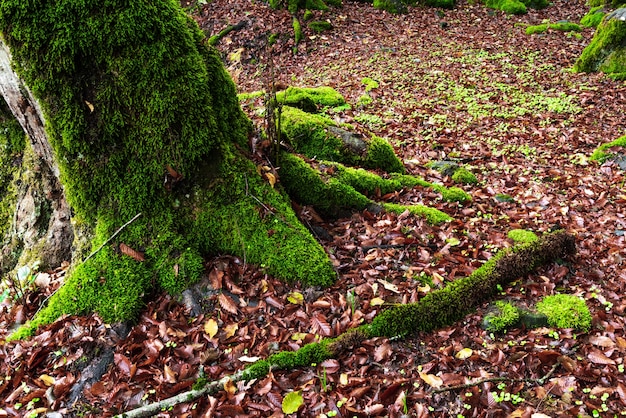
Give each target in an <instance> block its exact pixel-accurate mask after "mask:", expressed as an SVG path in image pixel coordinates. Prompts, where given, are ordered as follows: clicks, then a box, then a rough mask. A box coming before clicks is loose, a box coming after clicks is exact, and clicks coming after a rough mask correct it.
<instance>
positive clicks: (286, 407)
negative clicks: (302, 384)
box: [282, 391, 304, 414]
mask: <svg viewBox="0 0 626 418" xmlns="http://www.w3.org/2000/svg"><path fill="white" fill-rule="evenodd" d="M303 403H304V399H302V393H301V392H300V391H297V392H290V393H288V394H287V396H285V398H284V399H283V403H282V408H283V413H284V414H293V413H294V412H296V411H297V410H298V409H300V407H301V406H302V404H303Z"/></svg>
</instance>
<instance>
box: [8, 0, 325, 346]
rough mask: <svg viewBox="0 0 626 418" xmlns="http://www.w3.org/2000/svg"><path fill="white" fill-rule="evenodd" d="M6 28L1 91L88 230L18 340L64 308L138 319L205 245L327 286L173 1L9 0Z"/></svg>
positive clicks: (195, 32) (173, 286) (191, 276)
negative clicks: (151, 297)
mask: <svg viewBox="0 0 626 418" xmlns="http://www.w3.org/2000/svg"><path fill="white" fill-rule="evenodd" d="M0 32H1V33H2V37H3V40H4V43H5V45H6V46H8V48H5V49H4V50H3V51H4V53H5V54H7V55H6V58H7V60H8V52H9V51H10V54H12V61H11V65H12V71H9V72H10V73H11V74H14V75H15V76H14V77H13V78H12V81H9V80H7V79H5V78H3V79H0V84H2V86H3V87H2V94H3V96H4V97H5V100H6V101H7V103H8V104H9V105H10V108H11V111H12V113H13V114H14V115H15V116H16V118H17V119H18V120H19V122H20V124H21V125H22V127H23V128H24V130H25V131H26V132H27V133H28V137H29V139H30V141H29V142H30V143H31V145H32V148H33V150H35V153H36V154H37V155H38V161H40V162H41V164H43V165H45V167H46V170H48V171H47V172H49V173H50V174H49V177H50V178H51V179H52V180H54V181H56V182H57V183H55V184H57V187H56V189H55V190H56V191H57V193H56V195H55V196H53V197H54V198H55V201H58V202H67V204H65V203H62V204H60V205H61V206H63V205H65V206H66V207H67V208H69V207H71V209H72V212H73V217H72V224H73V226H74V228H75V229H80V230H82V231H87V232H88V233H87V234H85V235H84V236H89V237H90V238H91V239H90V241H89V248H88V250H87V251H88V252H91V254H90V256H89V257H85V255H86V254H87V252H86V253H83V254H81V256H80V257H79V259H78V260H76V262H75V263H74V266H73V268H72V269H71V271H70V273H69V275H68V277H67V279H66V282H65V284H64V285H63V286H62V287H61V289H60V290H59V291H58V292H57V293H56V294H55V295H54V296H53V297H52V298H51V299H50V301H49V303H48V306H47V307H46V308H45V309H43V310H42V311H41V312H39V314H38V315H37V316H36V317H35V318H34V319H33V320H32V321H31V322H30V323H29V324H28V326H26V327H24V328H22V330H21V331H19V332H18V333H16V334H14V337H22V336H25V335H28V334H29V333H31V332H32V331H33V330H34V329H35V328H36V327H37V326H39V325H41V324H45V323H49V322H51V321H53V320H55V319H56V318H58V317H59V316H60V315H62V314H66V313H67V314H81V313H87V312H92V311H96V312H98V313H100V315H101V316H102V317H103V319H104V320H105V321H108V322H113V321H117V320H124V319H128V318H132V317H133V316H134V315H136V313H137V311H138V310H139V309H140V308H141V306H142V304H143V301H144V297H145V295H148V294H150V293H151V291H153V290H166V291H169V292H177V291H180V290H181V289H183V288H185V287H186V286H188V285H189V284H190V283H191V282H193V281H195V280H197V279H198V278H199V277H200V276H201V274H202V273H203V256H204V255H207V254H215V253H231V254H236V255H238V256H240V257H242V258H243V259H244V260H245V261H246V262H250V263H255V264H258V265H260V266H262V267H264V268H265V269H266V270H267V272H268V273H270V274H274V275H276V276H279V277H281V278H283V279H285V280H288V281H301V282H303V283H305V284H307V285H328V284H330V283H332V281H333V279H334V277H335V272H334V270H333V268H332V264H331V262H330V260H329V259H328V257H327V255H326V254H325V252H324V250H323V249H322V247H321V246H320V245H319V244H318V243H317V242H316V241H315V240H314V239H313V237H312V236H311V235H310V233H309V232H308V231H307V230H306V228H304V227H303V226H302V224H301V223H300V222H299V221H298V219H297V218H296V216H295V215H294V213H293V211H292V209H291V207H290V202H289V199H288V197H287V196H286V195H285V194H284V193H282V192H280V191H278V190H276V189H274V188H273V187H271V185H270V184H269V183H267V182H265V181H264V180H263V179H262V178H261V177H260V176H259V174H258V173H257V171H256V167H255V166H254V165H253V164H252V162H251V161H249V160H248V159H247V155H246V154H245V152H246V151H245V149H246V148H247V144H248V135H249V133H250V129H251V125H250V122H249V121H248V120H247V118H246V117H245V115H244V114H243V112H242V111H241V109H240V107H239V103H238V101H237V97H236V94H235V86H234V84H233V83H232V81H231V80H230V78H229V76H228V75H227V73H226V72H225V70H224V68H223V66H222V64H221V61H220V59H219V56H218V54H217V53H216V51H215V50H213V49H212V47H210V46H209V45H208V44H207V42H206V39H205V38H204V36H203V35H202V33H201V31H200V30H199V29H198V27H197V25H196V24H195V23H194V22H193V21H192V20H191V19H190V18H189V17H187V16H186V15H185V14H184V12H183V11H182V10H181V9H180V7H179V5H178V4H177V3H176V2H175V1H173V0H155V1H152V2H140V1H131V0H127V1H120V0H112V1H107V2H104V3H103V2H100V1H96V0H82V1H78V0H62V1H58V2H45V1H34V2H27V3H25V2H23V1H22V0H5V1H3V2H2V3H1V4H0ZM7 62H8V61H7ZM4 70H6V68H4ZM5 72H6V71H3V72H2V73H3V74H4V73H5ZM18 77H19V78H18ZM22 83H23V84H22ZM25 86H27V87H28V89H26V88H25ZM30 92H32V95H31V93H30ZM29 121H30V122H29ZM39 145H40V146H41V147H40V148H38V147H39ZM37 149H39V151H37ZM61 185H62V187H61ZM51 196H52V195H51ZM139 214H140V216H139V217H138V218H135V217H136V216H137V215H139ZM130 219H136V220H135V221H133V222H132V223H129V224H127V222H128V221H129V220H130ZM65 224H66V225H69V223H68V220H65ZM125 224H126V226H125V227H124V228H123V229H122V230H121V231H120V230H119V228H120V227H121V226H122V225H125ZM117 232H119V233H117ZM116 233H117V234H116ZM113 236H114V238H113V239H111V237H113ZM103 244H104V245H103ZM81 260H83V261H82V262H81Z"/></svg>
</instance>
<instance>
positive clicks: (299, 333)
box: [291, 332, 309, 341]
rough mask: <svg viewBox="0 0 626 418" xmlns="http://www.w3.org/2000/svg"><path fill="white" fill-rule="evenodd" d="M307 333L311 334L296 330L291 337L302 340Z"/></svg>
mask: <svg viewBox="0 0 626 418" xmlns="http://www.w3.org/2000/svg"><path fill="white" fill-rule="evenodd" d="M307 335H309V334H307V333H306V332H295V333H294V334H293V335H292V336H291V339H292V340H294V341H301V340H304V339H305V338H306V336H307Z"/></svg>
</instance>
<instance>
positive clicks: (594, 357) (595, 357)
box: [587, 350, 615, 364]
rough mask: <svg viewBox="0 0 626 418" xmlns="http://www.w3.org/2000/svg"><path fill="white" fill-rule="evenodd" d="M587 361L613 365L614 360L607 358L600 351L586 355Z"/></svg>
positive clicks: (593, 351) (592, 351)
mask: <svg viewBox="0 0 626 418" xmlns="http://www.w3.org/2000/svg"><path fill="white" fill-rule="evenodd" d="M587 358H588V359H589V361H591V362H592V363H595V364H615V360H612V359H610V358H608V357H607V356H606V355H605V354H604V353H603V352H602V351H600V350H591V351H590V352H589V354H588V355H587Z"/></svg>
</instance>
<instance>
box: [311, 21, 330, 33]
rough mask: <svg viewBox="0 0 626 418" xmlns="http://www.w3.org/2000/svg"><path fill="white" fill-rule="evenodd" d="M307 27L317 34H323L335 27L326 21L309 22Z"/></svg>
mask: <svg viewBox="0 0 626 418" xmlns="http://www.w3.org/2000/svg"><path fill="white" fill-rule="evenodd" d="M307 26H308V27H309V29H311V30H312V31H313V32H315V33H322V32H325V31H327V30H331V29H332V28H333V25H332V24H331V23H330V22H327V21H325V20H315V21H313V22H309V24H308V25H307Z"/></svg>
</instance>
